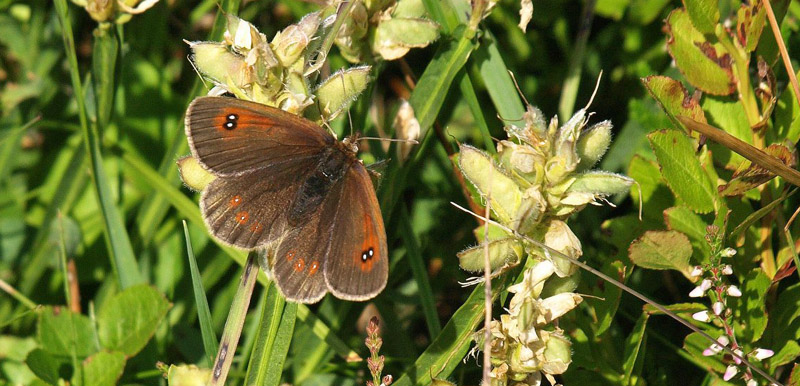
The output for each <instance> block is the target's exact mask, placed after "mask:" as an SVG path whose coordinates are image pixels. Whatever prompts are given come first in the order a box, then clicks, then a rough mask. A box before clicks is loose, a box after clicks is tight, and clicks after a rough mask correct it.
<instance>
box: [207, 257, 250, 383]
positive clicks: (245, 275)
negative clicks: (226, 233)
mask: <svg viewBox="0 0 800 386" xmlns="http://www.w3.org/2000/svg"><path fill="white" fill-rule="evenodd" d="M257 277H258V260H257V253H256V252H250V254H248V255H247V262H246V263H245V264H244V269H243V270H242V280H241V282H240V283H239V288H238V289H237V290H236V295H235V296H234V298H233V304H231V310H230V312H228V319H227V320H226V321H225V328H224V329H223V331H222V339H221V340H220V342H219V351H217V357H216V358H215V359H214V366H213V367H212V373H211V380H210V381H209V383H208V385H209V386H219V385H224V384H225V379H227V378H228V371H229V370H230V368H231V363H233V356H234V354H235V353H236V346H237V345H238V344H239V337H240V336H241V334H242V326H243V325H244V318H245V316H246V315H247V308H248V307H249V306H250V298H251V297H252V296H253V288H254V287H255V284H256V278H257Z"/></svg>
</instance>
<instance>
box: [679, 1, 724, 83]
mask: <svg viewBox="0 0 800 386" xmlns="http://www.w3.org/2000/svg"><path fill="white" fill-rule="evenodd" d="M666 28H667V34H668V35H669V40H668V41H667V49H669V53H670V55H672V58H673V59H675V64H676V65H677V66H678V69H680V71H681V73H682V74H683V76H685V77H686V80H688V81H689V83H691V84H692V85H693V86H695V87H697V88H699V89H701V90H703V91H704V92H706V93H708V94H713V95H729V94H731V93H733V92H734V91H736V82H735V78H734V76H733V71H732V60H731V57H730V54H728V53H727V52H726V51H725V50H724V48H722V46H721V45H719V44H716V45H715V44H711V43H710V42H708V41H707V40H706V39H705V37H704V36H703V34H702V33H701V32H700V31H698V30H697V29H695V28H694V26H693V25H692V22H691V20H690V19H689V15H688V14H687V13H686V11H684V10H683V9H676V10H674V11H672V13H670V14H669V17H667V24H666Z"/></svg>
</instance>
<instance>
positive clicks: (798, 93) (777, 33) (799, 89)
mask: <svg viewBox="0 0 800 386" xmlns="http://www.w3.org/2000/svg"><path fill="white" fill-rule="evenodd" d="M763 3H764V6H765V7H766V10H767V18H768V19H769V26H770V28H772V36H774V37H775V43H777V44H778V51H780V53H781V59H783V66H784V67H786V72H787V73H788V74H789V82H790V83H791V84H792V90H793V91H794V99H795V100H796V101H797V104H798V105H800V85H798V84H797V76H795V72H794V68H792V61H791V59H789V52H788V51H786V45H784V44H783V36H781V27H780V26H779V25H778V20H777V19H775V12H773V11H772V4H770V2H769V0H764V2H763Z"/></svg>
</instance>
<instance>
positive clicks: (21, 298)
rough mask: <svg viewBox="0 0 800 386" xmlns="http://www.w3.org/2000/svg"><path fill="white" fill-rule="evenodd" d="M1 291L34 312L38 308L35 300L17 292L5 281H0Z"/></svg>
mask: <svg viewBox="0 0 800 386" xmlns="http://www.w3.org/2000/svg"><path fill="white" fill-rule="evenodd" d="M0 290H2V291H4V292H5V293H7V294H9V295H10V296H11V297H12V298H14V299H17V301H18V302H20V303H22V305H23V306H25V307H28V309H30V310H33V309H35V308H36V303H35V302H34V301H33V300H30V299H28V298H27V297H26V296H25V295H23V294H22V293H21V292H19V291H17V290H16V289H14V287H12V286H11V285H9V284H8V283H6V281H5V280H2V279H0Z"/></svg>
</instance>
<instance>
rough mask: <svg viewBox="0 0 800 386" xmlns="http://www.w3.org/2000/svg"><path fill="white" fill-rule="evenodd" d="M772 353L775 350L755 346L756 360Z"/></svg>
mask: <svg viewBox="0 0 800 386" xmlns="http://www.w3.org/2000/svg"><path fill="white" fill-rule="evenodd" d="M773 355H775V352H774V351H772V350H769V349H766V348H757V349H756V351H755V357H756V359H758V360H762V359H767V358H769V357H771V356H773Z"/></svg>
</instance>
